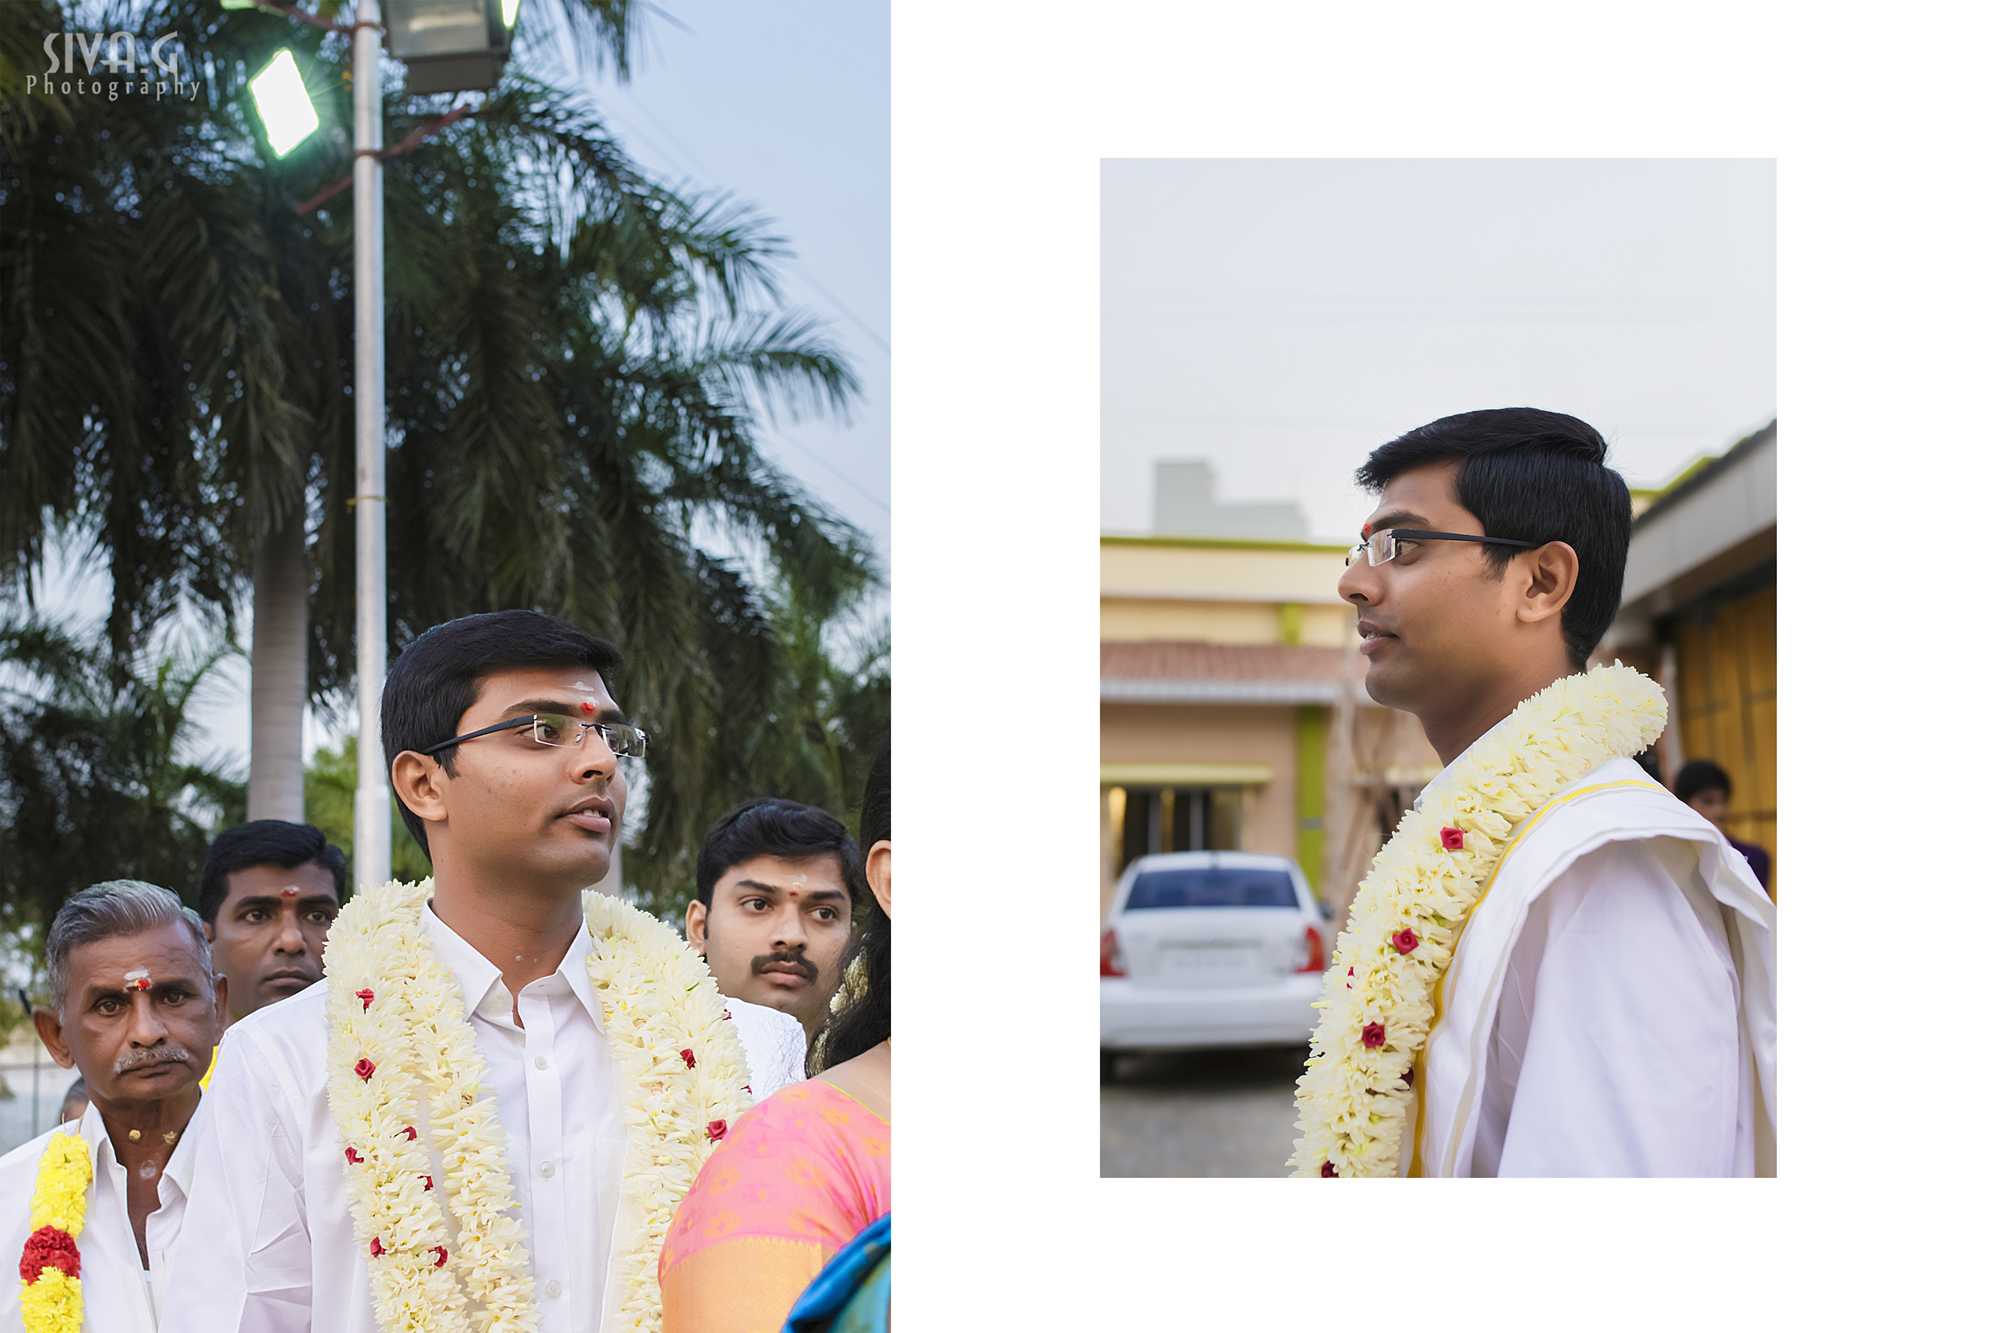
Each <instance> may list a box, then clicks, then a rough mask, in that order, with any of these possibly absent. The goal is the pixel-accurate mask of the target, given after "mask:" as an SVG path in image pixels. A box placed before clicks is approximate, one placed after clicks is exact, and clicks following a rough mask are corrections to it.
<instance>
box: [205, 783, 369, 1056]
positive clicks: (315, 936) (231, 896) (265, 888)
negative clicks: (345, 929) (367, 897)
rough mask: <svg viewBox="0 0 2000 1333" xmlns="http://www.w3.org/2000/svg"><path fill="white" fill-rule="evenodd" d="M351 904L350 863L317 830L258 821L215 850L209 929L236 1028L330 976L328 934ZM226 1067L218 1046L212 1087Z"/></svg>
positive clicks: (221, 837) (211, 853)
mask: <svg viewBox="0 0 2000 1333" xmlns="http://www.w3.org/2000/svg"><path fill="white" fill-rule="evenodd" d="M346 898H347V858H346V857H345V856H343V855H341V851H340V848H338V847H336V846H334V845H333V844H332V843H330V842H328V841H327V838H326V834H324V833H322V832H320V831H319V830H318V829H316V828H314V827H313V826H312V825H311V824H294V823H291V822H290V821H288V820H283V819H253V820H251V821H250V822H249V823H247V824H238V825H237V826H236V827H234V828H227V829H224V830H223V831H222V832H220V833H218V834H216V835H215V841H214V842H212V843H210V844H209V847H208V859H207V862H206V863H205V864H204V865H203V866H202V871H201V898H200V912H201V922H202V929H203V930H204V931H205V932H207V935H208V942H209V946H210V947H211V948H212V949H213V950H214V951H215V970H216V972H217V973H218V974H220V975H222V976H225V977H228V978H229V1022H231V1023H234V1022H235V1021H236V1020H237V1019H239V1018H247V1017H249V1016H250V1015H251V1014H254V1013H256V1012H257V1011H258V1010H259V1009H262V1008H263V1007H264V1006H265V1005H267V1004H271V1003H273V1002H275V1001H278V1000H285V999H290V998H291V997H292V996H294V995H297V994H298V993H299V992H300V991H302V990H304V989H305V988H306V987H308V986H310V985H312V984H313V983H314V982H316V981H318V980H319V979H320V977H321V975H322V974H323V973H324V971H325V961H324V960H325V958H326V933H327V931H329V930H331V929H332V928H333V918H334V916H335V915H336V914H337V913H338V912H339V911H340V904H341V903H342V902H344V901H345V900H346ZM221 1063H222V1046H221V1044H220V1043H217V1045H216V1047H215V1054H214V1055H213V1056H212V1057H211V1058H210V1060H209V1065H208V1070H207V1072H205V1073H204V1074H203V1075H202V1076H201V1086H202V1088H203V1089H204V1090H206V1089H207V1087H208V1085H209V1081H210V1080H212V1079H213V1078H214V1077H215V1070H216V1067H217V1066H218V1065H220V1064H221Z"/></svg>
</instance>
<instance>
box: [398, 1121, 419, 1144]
mask: <svg viewBox="0 0 2000 1333" xmlns="http://www.w3.org/2000/svg"><path fill="white" fill-rule="evenodd" d="M396 1132H397V1133H399V1134H401V1135H402V1136H403V1137H404V1138H406V1139H408V1140H409V1141H410V1142H412V1143H415V1142H416V1141H417V1127H416V1126H415V1125H404V1126H403V1127H402V1128H401V1129H400V1130H397V1131H396Z"/></svg>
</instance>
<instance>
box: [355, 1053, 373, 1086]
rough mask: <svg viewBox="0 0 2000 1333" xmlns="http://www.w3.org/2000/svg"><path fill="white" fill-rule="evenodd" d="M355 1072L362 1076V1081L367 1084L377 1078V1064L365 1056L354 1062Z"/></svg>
mask: <svg viewBox="0 0 2000 1333" xmlns="http://www.w3.org/2000/svg"><path fill="white" fill-rule="evenodd" d="M354 1072H355V1073H357V1074H359V1075H361V1081H362V1082H363V1083H366V1082H367V1081H368V1080H369V1079H371V1078H374V1077H375V1062H374V1061H373V1060H370V1059H369V1058H368V1057H367V1056H365V1055H364V1056H362V1057H361V1058H360V1059H359V1060H356V1061H355V1062H354Z"/></svg>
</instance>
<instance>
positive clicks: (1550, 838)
mask: <svg viewBox="0 0 2000 1333" xmlns="http://www.w3.org/2000/svg"><path fill="white" fill-rule="evenodd" d="M1427 790H1428V789H1427ZM1566 795H1567V796H1568V797H1569V799H1563V798H1560V797H1559V798H1558V803H1556V804H1554V805H1553V806H1552V808H1551V809H1550V810H1549V811H1548V812H1547V814H1546V817H1545V818H1543V819H1540V820H1538V821H1537V823H1536V824H1535V826H1534V827H1533V829H1532V830H1531V831H1530V832H1528V833H1527V834H1526V836H1525V837H1523V838H1522V839H1521V840H1520V843H1519V845H1518V846H1516V847H1514V848H1512V849H1511V850H1510V853H1509V855H1508V858H1507V860H1506V862H1505V863H1504V864H1503V866H1502V868H1501V870H1500V873H1499V874H1498V875H1497V876H1496V877H1495V880H1494V882H1493V884H1492V885H1491V886H1490V888H1489V889H1488V891H1487V894H1486V897H1485V899H1484V900H1483V901H1482V902H1481V903H1480V905H1479V907H1478V909H1477V910H1476V912H1475V913H1474V915H1473V918H1472V921H1471V923H1470V924H1469V925H1468V926H1467V927H1466V931H1465V934H1464V937H1463V938H1462V939H1461V941H1460V943H1459V947H1458V950H1457V952H1456V954H1455V956H1454V960H1453V963H1452V968H1451V973H1452V975H1451V976H1450V977H1449V978H1448V982H1447V986H1446V989H1445V995H1446V1000H1445V1004H1444V1008H1443V1011H1442V1016H1441V1018H1440V1020H1439V1022H1438V1026H1437V1029H1436V1030H1435V1031H1434V1032H1433V1034H1432V1037H1431V1042H1430V1045H1429V1047H1428V1048H1427V1049H1426V1053H1425V1060H1424V1078H1423V1097H1424V1109H1423V1121H1422V1151H1423V1169H1424V1171H1425V1172H1426V1173H1427V1174H1436V1175H1474V1176H1496V1175H1529V1176H1748V1175H1754V1174H1759V1173H1760V1172H1762V1173H1768V1172H1769V1171H1770V1170H1771V1169H1773V1166H1772V1133H1771V1125H1772V1117H1773V1111H1772V1105H1773V1103H1772V1087H1771V1084H1772V1083H1773V1081H1774V1079H1773V1074H1774V1067H1775V1052H1774V1038H1773V1029H1774V1018H1773V1014H1774V1009H1775V997H1774V995H1773V993H1772V987H1771V979H1772V972H1771V961H1772V949H1771V942H1772V941H1771V932H1772V920H1773V918H1772V914H1771V904H1770V901H1769V899H1768V898H1766V897H1765V896H1764V895H1763V893H1762V891H1761V890H1760V889H1758V887H1757V885H1756V881H1755V878H1754V876H1753V875H1752V874H1751V872H1750V868H1749V866H1748V865H1747V864H1746V863H1745V862H1744V861H1743V858H1742V856H1741V854H1740V853H1738V852H1736V851H1735V849H1734V848H1732V847H1730V846H1729V845H1728V843H1727V841H1726V840H1725V839H1724V838H1723V837H1722V835H1721V834H1720V832H1719V831H1717V830H1716V829H1715V828H1714V827H1713V826H1712V825H1710V824H1709V823H1708V822H1707V821H1705V820H1703V819H1701V817H1700V816H1698V815H1696V814H1694V812H1693V811H1691V810H1689V809H1688V808H1687V807H1686V806H1685V805H1683V804H1681V803H1680V802H1679V801H1676V800H1674V798H1673V797H1672V795H1671V794H1669V793H1667V792H1666V791H1665V790H1664V789H1662V788H1660V787H1659V786H1658V785H1657V784H1656V783H1652V782H1651V781H1650V780H1649V779H1647V778H1646V777H1645V774H1644V772H1643V771H1642V770H1641V769H1640V768H1639V767H1638V765H1636V764H1634V763H1633V762H1632V761H1630V760H1618V761H1616V762H1615V763H1612V764H1607V765H1605V766H1604V767H1603V768H1600V769H1599V770H1597V771H1596V772H1595V773H1592V774H1590V775H1589V776H1587V777H1586V778H1584V779H1583V780H1582V781H1580V782H1578V783H1577V784H1575V786H1574V787H1573V788H1571V790H1570V792H1569V793H1567V794H1566Z"/></svg>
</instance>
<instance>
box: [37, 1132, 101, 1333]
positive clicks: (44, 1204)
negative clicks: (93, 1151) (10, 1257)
mask: <svg viewBox="0 0 2000 1333" xmlns="http://www.w3.org/2000/svg"><path fill="white" fill-rule="evenodd" d="M90 1179H91V1167H90V1149H89V1148H87V1147H86V1146H84V1142H83V1137H82V1135H81V1134H80V1133H79V1132H76V1131H72V1130H69V1129H62V1130H58V1131H57V1132H56V1133H55V1135H54V1136H53V1137H51V1138H50V1139H49V1145H48V1147H46V1148H44V1149H42V1160H41V1164H40V1166H39V1167H38V1168H37V1170H36V1172H35V1194H34V1198H33V1200H32V1201H31V1202H30V1203H29V1205H28V1243H27V1244H25V1245H23V1246H22V1247H21V1326H22V1327H23V1328H24V1329H25V1330H26V1331H27V1333H79V1331H80V1330H81V1329H82V1328H83V1259H82V1256H81V1255H80V1254H79V1253H78V1252H77V1247H76V1243H77V1239H78V1237H80V1236H81V1235H82V1234H83V1209H84V1204H85V1203H86V1201H87V1200H88V1197H89V1194H90Z"/></svg>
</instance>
